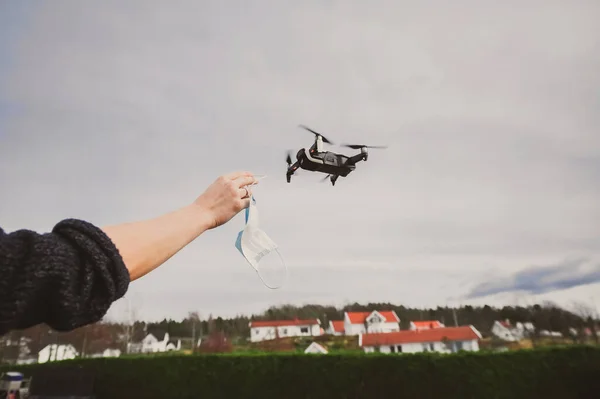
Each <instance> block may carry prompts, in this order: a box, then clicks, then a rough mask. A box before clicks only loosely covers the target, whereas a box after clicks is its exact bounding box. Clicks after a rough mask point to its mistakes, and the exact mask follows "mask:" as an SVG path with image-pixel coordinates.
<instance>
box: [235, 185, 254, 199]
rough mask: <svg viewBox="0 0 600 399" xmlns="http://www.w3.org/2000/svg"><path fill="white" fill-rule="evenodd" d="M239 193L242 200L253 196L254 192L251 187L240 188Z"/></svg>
mask: <svg viewBox="0 0 600 399" xmlns="http://www.w3.org/2000/svg"><path fill="white" fill-rule="evenodd" d="M238 191H239V193H240V198H246V197H251V196H252V190H250V188H249V187H240V188H238Z"/></svg>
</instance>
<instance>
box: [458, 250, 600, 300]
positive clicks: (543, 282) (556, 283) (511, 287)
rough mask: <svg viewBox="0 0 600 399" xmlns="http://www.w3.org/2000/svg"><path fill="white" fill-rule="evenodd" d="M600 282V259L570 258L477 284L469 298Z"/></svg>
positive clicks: (549, 289) (535, 292) (555, 289)
mask: <svg viewBox="0 0 600 399" xmlns="http://www.w3.org/2000/svg"><path fill="white" fill-rule="evenodd" d="M598 282H600V263H597V262H593V263H590V261H589V259H585V258H579V259H568V260H565V261H563V262H560V263H557V264H555V265H551V266H532V267H529V268H526V269H524V270H521V271H519V272H517V273H514V274H513V275H512V276H510V277H506V278H499V279H492V280H491V281H486V282H483V283H480V284H479V285H477V286H475V287H474V288H473V289H472V290H471V292H470V293H469V294H468V295H467V298H479V297H485V296H489V295H495V294H499V293H505V292H514V291H521V292H524V293H529V294H545V293H548V292H552V291H558V290H565V289H568V288H573V287H578V286H581V285H590V284H595V283H598Z"/></svg>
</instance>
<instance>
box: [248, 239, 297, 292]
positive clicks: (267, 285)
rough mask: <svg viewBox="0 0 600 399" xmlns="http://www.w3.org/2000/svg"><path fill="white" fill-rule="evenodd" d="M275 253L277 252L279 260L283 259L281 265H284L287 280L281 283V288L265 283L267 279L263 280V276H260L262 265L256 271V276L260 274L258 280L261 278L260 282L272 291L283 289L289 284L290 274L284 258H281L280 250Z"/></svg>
mask: <svg viewBox="0 0 600 399" xmlns="http://www.w3.org/2000/svg"><path fill="white" fill-rule="evenodd" d="M275 252H277V255H279V259H281V263H282V264H283V267H284V269H285V278H284V280H283V283H281V285H279V286H272V285H269V284H267V282H266V281H265V279H264V278H263V276H262V275H261V274H260V264H259V265H258V269H257V270H256V274H258V278H260V281H262V283H263V284H264V285H265V287H267V288H269V289H271V290H277V289H279V288H281V287H283V286H284V285H285V283H286V282H287V279H288V276H289V273H288V267H287V263H285V260H283V256H281V253H280V252H279V250H278V249H276V250H275Z"/></svg>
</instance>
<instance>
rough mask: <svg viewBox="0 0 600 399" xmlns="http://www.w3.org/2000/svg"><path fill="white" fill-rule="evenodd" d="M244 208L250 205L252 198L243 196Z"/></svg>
mask: <svg viewBox="0 0 600 399" xmlns="http://www.w3.org/2000/svg"><path fill="white" fill-rule="evenodd" d="M241 201H242V209H246V208H248V207H249V206H250V198H242V199H241Z"/></svg>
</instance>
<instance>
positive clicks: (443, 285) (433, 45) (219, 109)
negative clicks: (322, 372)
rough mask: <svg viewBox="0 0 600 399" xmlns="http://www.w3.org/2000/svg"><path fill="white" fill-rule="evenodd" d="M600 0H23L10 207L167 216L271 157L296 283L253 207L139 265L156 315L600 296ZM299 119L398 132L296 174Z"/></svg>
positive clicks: (264, 213) (344, 133) (12, 97)
mask: <svg viewBox="0 0 600 399" xmlns="http://www.w3.org/2000/svg"><path fill="white" fill-rule="evenodd" d="M598 15H600V3H599V2H598V1H594V0H589V1H587V0H579V1H578V0H574V1H569V2H566V1H563V0H544V1H534V0H529V1H516V0H515V1H504V2H501V3H499V2H493V1H474V0H473V1H465V0H460V1H454V2H448V1H442V0H440V1H429V2H416V1H377V0H374V1H370V2H365V1H336V0H328V1H327V0H321V1H313V0H306V1H302V2H293V4H292V2H284V1H275V0H273V1H254V2H247V1H242V0H238V1H217V0H215V1H197V0H194V1H192V0H190V1H176V2H163V1H160V2H159V1H148V0H143V1H142V0H140V1H128V2H120V1H103V2H78V1H58V0H56V1H52V2H28V3H26V2H10V1H2V0H0V192H1V198H2V201H1V206H0V225H1V226H2V227H3V228H4V229H5V230H8V231H13V230H16V229H20V228H28V229H33V230H36V231H39V232H45V231H49V230H50V229H51V228H52V226H53V225H54V224H55V223H57V222H58V221H60V220H61V219H63V218H71V217H75V218H82V219H85V220H88V221H90V222H92V223H95V224H97V225H99V226H103V225H107V224H113V223H119V222H126V221H135V220H140V219H144V218H149V217H153V216H157V215H159V214H161V213H163V212H167V211H170V210H172V209H175V208H177V207H179V206H183V205H186V204H188V203H189V202H191V201H193V200H194V199H195V198H196V196H197V195H199V194H200V193H201V192H202V191H203V190H204V189H205V187H206V186H208V185H209V184H210V183H211V182H212V181H213V180H214V179H215V178H216V177H217V176H219V175H221V174H224V173H228V172H230V171H234V170H238V169H248V170H251V171H253V172H255V173H257V174H266V175H268V177H267V178H266V179H265V180H263V181H262V182H261V184H260V186H259V187H257V188H256V189H255V196H256V200H257V206H258V210H259V212H260V217H261V224H262V227H263V229H264V230H265V232H266V233H267V234H268V235H269V236H270V237H271V238H272V239H273V240H274V241H275V242H276V243H277V244H279V246H280V248H281V254H282V255H283V256H284V258H285V260H286V263H287V266H288V268H289V277H288V281H287V284H286V285H285V286H284V287H283V288H281V289H280V290H275V291H272V290H269V289H268V288H266V287H265V286H264V285H263V284H262V282H261V281H260V280H259V278H258V276H257V275H256V273H255V272H254V271H253V269H252V268H251V267H250V266H249V265H248V264H247V263H246V262H245V260H244V258H243V257H242V256H241V255H240V254H239V253H238V252H237V250H236V248H235V246H234V244H235V239H236V236H237V233H238V231H239V230H240V229H242V228H243V219H242V215H239V216H237V217H236V218H234V219H233V220H232V221H231V222H230V223H228V224H227V225H224V226H222V227H221V228H219V229H217V230H214V231H210V232H208V233H207V234H205V235H203V236H201V237H200V238H199V239H197V240H196V241H195V242H193V243H192V244H191V245H189V246H188V247H186V248H185V249H184V250H183V251H181V252H180V253H179V254H177V255H176V256H175V257H173V258H172V259H171V260H169V261H168V262H167V263H166V264H164V265H163V266H162V267H161V268H159V269H158V270H156V271H155V272H153V273H152V274H150V275H147V276H145V277H144V278H142V279H140V280H139V281H136V282H134V283H133V284H132V285H131V288H130V291H129V292H128V294H127V296H126V298H129V299H130V301H131V304H132V306H133V307H134V308H135V309H136V310H137V313H138V316H139V317H140V318H144V319H147V320H154V319H162V318H164V317H167V318H175V319H178V318H181V317H183V316H185V315H186V314H187V312H188V311H191V310H197V311H199V312H200V313H201V314H202V315H203V316H204V317H206V316H207V315H208V313H213V315H221V316H232V315H235V314H237V313H253V312H261V311H262V310H265V309H266V308H267V307H268V306H270V305H275V304H281V303H294V304H303V303H321V304H336V305H342V304H344V303H346V302H354V301H357V302H366V301H390V302H394V303H397V304H404V305H406V306H437V305H446V304H458V303H463V304H464V303H472V304H483V303H489V304H493V305H503V304H516V303H519V304H522V305H525V304H531V303H534V302H536V301H542V300H552V301H556V302H557V303H560V304H563V305H565V306H570V304H571V303H572V301H575V300H578V301H585V302H588V303H590V302H591V301H594V300H595V301H596V302H598V304H600V295H598V297H597V298H594V294H595V293H597V292H598V288H600V284H598V283H597V282H598V281H600V223H599V221H600V184H599V183H600V134H599V127H600V113H599V112H598V110H600V96H599V95H598V93H599V92H600V75H599V74H598V71H600V26H599V25H598V23H597V21H598ZM298 124H306V125H308V126H310V127H312V128H313V129H316V130H319V131H321V132H322V133H323V134H324V135H326V136H327V137H328V138H329V139H331V140H332V141H334V142H336V143H341V142H358V143H360V144H372V145H381V144H387V145H389V148H388V149H387V150H372V151H371V154H370V157H369V160H368V162H366V163H362V164H359V165H358V167H357V170H356V171H355V172H354V173H353V174H351V175H350V176H349V177H347V178H345V179H344V178H340V179H339V180H338V182H337V184H336V186H335V187H332V186H331V185H330V184H329V183H320V182H319V180H320V179H321V177H322V176H321V175H318V174H314V173H310V172H302V171H301V172H299V173H298V174H297V175H296V176H294V178H293V180H292V183H291V184H287V183H286V181H285V169H286V164H285V152H286V151H287V150H288V149H292V150H293V151H294V153H295V152H296V151H297V149H299V148H301V147H303V146H309V145H310V144H311V142H312V140H313V137H312V135H311V134H309V133H308V132H306V131H303V130H301V129H299V128H298ZM330 149H331V150H333V151H338V150H344V151H347V150H348V149H342V148H339V147H337V146H333V147H330ZM349 152H350V153H351V152H352V150H349ZM536 273H539V275H540V277H539V278H538V277H536V276H537V274H536ZM577 276H580V277H581V278H577ZM567 277H568V278H567ZM524 279H525V280H527V281H530V282H531V281H534V282H535V283H533V284H532V283H527V282H523V280H524ZM562 279H565V281H564V282H562V283H561V281H562ZM515 290H521V291H515ZM487 294H491V295H490V296H486V295H487ZM125 304H126V300H121V301H119V302H118V303H116V304H115V305H114V306H113V308H112V309H111V311H110V316H111V317H113V318H122V317H124V309H125Z"/></svg>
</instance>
